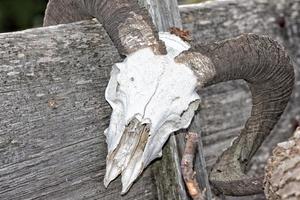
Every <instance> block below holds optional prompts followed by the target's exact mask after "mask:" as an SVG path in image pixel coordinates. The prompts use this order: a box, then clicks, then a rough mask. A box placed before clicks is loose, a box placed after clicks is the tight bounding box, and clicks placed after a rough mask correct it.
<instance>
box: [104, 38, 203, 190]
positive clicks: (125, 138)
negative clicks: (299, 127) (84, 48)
mask: <svg viewBox="0 0 300 200" xmlns="http://www.w3.org/2000/svg"><path fill="white" fill-rule="evenodd" d="M160 39H161V40H163V41H164V42H165V44H166V47H167V52H168V54H167V55H155V54H154V53H153V51H152V50H151V49H150V48H145V49H141V50H139V51H136V52H135V53H132V54H131V55H129V56H128V57H127V58H126V59H125V60H124V61H123V62H122V63H116V64H115V65H114V66H113V67H112V72H111V78H110V81H109V83H108V86H107V89H106V92H105V97H106V100H107V101H108V102H109V104H110V105H111V107H112V109H113V111H112V115H111V119H110V124H109V127H108V128H107V129H106V130H105V135H106V138H107V139H106V142H107V145H108V155H107V160H106V175H105V179H104V184H105V186H108V184H109V183H110V182H111V181H112V180H113V179H115V178H116V177H117V176H118V175H119V174H122V185H123V189H122V193H123V194H124V193H126V192H127V191H128V190H129V188H130V186H131V185H132V184H133V182H134V180H135V179H136V178H137V177H138V176H139V175H140V174H141V173H142V171H143V169H144V168H146V167H147V165H149V163H150V162H151V161H153V160H154V159H155V158H157V157H161V155H162V147H163V145H164V144H165V142H166V141H167V139H168V138H169V136H170V134H171V133H172V132H174V131H176V130H179V129H182V128H187V127H188V125H189V124H190V122H191V120H192V118H193V115H194V111H195V110H196V109H197V108H198V105H199V101H200V100H199V99H200V97H199V96H198V94H197V93H196V86H197V78H196V76H195V75H194V74H193V71H192V70H191V69H190V68H188V67H187V66H185V65H184V64H179V63H176V62H175V61H174V58H175V56H177V55H178V54H179V53H181V52H182V51H184V50H187V49H189V47H190V46H189V45H188V44H187V43H185V42H184V41H182V40H181V39H180V38H179V37H177V36H175V35H171V34H168V33H161V34H160Z"/></svg>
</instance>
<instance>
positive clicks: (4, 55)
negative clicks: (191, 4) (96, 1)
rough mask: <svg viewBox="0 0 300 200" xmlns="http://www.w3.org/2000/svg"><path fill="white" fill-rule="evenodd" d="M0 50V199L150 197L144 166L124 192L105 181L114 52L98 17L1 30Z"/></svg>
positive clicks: (152, 195)
mask: <svg viewBox="0 0 300 200" xmlns="http://www.w3.org/2000/svg"><path fill="white" fill-rule="evenodd" d="M0 55H1V61H0V94H1V95H0V124H1V125H0V127H1V129H0V138H1V140H0V141H1V145H0V152H1V153H0V199H7V200H9V199H22V200H23V199H43V200H44V199H52V200H53V199H72V200H73V199H107V200H108V199H156V194H155V191H156V188H155V186H154V184H153V181H152V177H151V172H150V170H148V171H146V172H145V173H144V175H143V177H142V178H140V180H139V181H138V183H137V184H135V185H134V186H133V187H132V189H131V191H130V192H129V193H128V195H126V196H123V197H121V196H120V187H121V186H120V180H118V181H115V182H114V183H113V184H112V185H111V186H109V189H108V190H106V189H105V188H104V186H103V178H104V173H105V158H106V153H107V151H106V143H105V137H104V135H103V131H104V129H105V128H106V127H107V126H108V122H109V117H110V112H111V109H110V106H109V105H108V104H107V103H106V101H105V99H104V90H105V88H106V85H107V82H108V79H109V74H110V68H111V65H112V64H113V63H114V62H117V61H120V57H119V54H118V53H117V50H116V49H115V48H114V46H113V45H112V43H111V41H110V39H109V37H108V36H107V34H106V32H105V31H104V29H103V28H102V27H101V26H100V25H99V24H97V23H96V22H92V23H91V22H88V21H86V22H81V23H78V24H74V25H61V26H58V27H49V28H48V27H47V28H41V29H32V30H28V31H24V32H17V33H7V34H1V35H0ZM49 101H50V104H51V102H56V103H53V106H52V107H51V105H50V104H49Z"/></svg>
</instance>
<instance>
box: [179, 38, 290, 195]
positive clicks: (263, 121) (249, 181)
mask: <svg viewBox="0 0 300 200" xmlns="http://www.w3.org/2000/svg"><path fill="white" fill-rule="evenodd" d="M176 61H177V62H181V63H184V64H187V65H189V67H190V68H191V69H192V70H193V71H194V73H195V74H196V76H197V77H198V84H199V88H203V87H206V86H210V85H213V84H216V83H219V82H224V81H229V80H235V79H244V80H245V81H246V82H247V83H248V85H249V88H250V90H251V93H252V104H253V106H252V111H251V116H250V118H249V119H248V120H247V122H246V124H245V127H244V128H243V129H242V130H241V133H240V135H239V137H238V138H237V139H236V140H234V142H233V144H232V146H230V147H229V148H228V149H227V150H226V151H225V152H223V154H222V155H221V156H220V158H219V159H218V161H217V163H216V164H215V166H214V167H213V170H212V172H211V174H210V181H211V183H212V184H213V186H214V187H215V188H216V189H217V190H218V191H219V192H221V193H223V194H227V195H246V194H254V193H258V192H262V188H261V185H262V184H261V183H259V182H257V180H256V179H253V178H249V177H248V176H246V175H245V174H244V173H245V171H246V168H247V164H248V163H249V160H250V159H251V158H252V156H253V155H254V154H255V152H256V151H257V149H258V148H259V146H260V145H261V144H262V142H263V141H264V140H265V138H266V136H267V135H269V133H270V131H271V130H272V128H273V127H274V125H275V124H276V122H277V121H278V119H279V117H280V116H281V114H282V112H283V111H284V109H285V107H286V105H287V103H288V101H289V97H290V95H291V93H292V88H293V84H294V70H293V66H292V64H291V62H290V59H289V57H288V56H287V55H286V53H285V51H284V50H283V48H282V47H281V46H280V45H279V44H278V43H277V42H275V41H273V40H271V39H270V38H268V37H260V36H257V35H255V34H244V35H241V36H239V37H237V38H234V39H230V40H225V41H222V42H219V43H213V44H210V45H206V46H198V47H195V48H193V50H188V51H185V52H183V53H181V54H180V55H179V56H178V57H177V58H176Z"/></svg>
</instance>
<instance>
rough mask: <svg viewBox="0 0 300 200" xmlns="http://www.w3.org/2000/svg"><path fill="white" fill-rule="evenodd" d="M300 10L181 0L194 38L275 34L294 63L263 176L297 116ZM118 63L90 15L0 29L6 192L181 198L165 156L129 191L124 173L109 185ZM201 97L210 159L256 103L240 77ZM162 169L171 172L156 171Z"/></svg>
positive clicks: (290, 3)
mask: <svg viewBox="0 0 300 200" xmlns="http://www.w3.org/2000/svg"><path fill="white" fill-rule="evenodd" d="M299 10H300V0H285V1H283V0H279V1H276V2H273V1H272V0H268V1H267V0H255V1H247V0H242V1H241V0H230V1H218V0H216V1H214V2H207V3H204V4H198V5H195V6H193V7H191V6H183V7H181V16H182V20H183V26H184V27H185V28H187V29H189V30H191V31H192V32H193V35H194V38H195V39H196V41H197V42H208V41H215V40H219V39H223V38H227V37H232V36H235V35H238V34H240V33H242V32H255V33H260V34H268V35H271V36H272V37H274V38H276V39H278V40H279V41H281V43H282V44H283V45H284V46H285V47H286V48H287V49H288V51H289V52H290V54H291V56H292V58H293V60H294V62H295V67H296V78H297V82H296V88H295V92H294V94H293V98H292V100H291V102H290V105H289V107H288V109H287V110H286V112H285V115H284V116H283V117H282V119H281V122H280V123H279V124H278V126H277V127H276V129H275V130H274V131H273V134H272V136H271V137H270V140H268V141H267V142H266V143H265V145H264V147H262V148H261V150H260V152H259V154H258V156H257V157H256V160H255V161H254V164H253V166H252V168H253V169H255V170H256V173H261V169H262V166H263V164H264V162H265V160H266V157H267V156H268V152H269V151H270V147H272V146H273V145H274V144H275V143H277V142H278V141H282V140H284V139H285V138H287V137H288V136H289V135H288V134H286V133H288V132H289V129H290V127H291V126H290V120H291V118H296V117H299V113H300V105H299V104H300V96H299V90H300V88H299V87H300V82H299V66H300V48H299V44H300V13H299ZM282 19H284V22H285V23H284V26H283V27H282V23H279V22H281V21H280V20H282ZM120 60H121V59H120V57H119V55H118V53H117V50H116V49H115V48H114V47H113V45H112V42H111V41H110V39H109V37H108V36H107V34H106V33H105V31H104V30H103V28H102V27H101V25H99V24H98V23H96V22H93V21H85V22H79V23H74V24H69V25H60V26H55V27H47V28H39V29H32V30H27V31H23V32H16V33H5V34H0V199H8V200H10V199H14V200H15V199H16V200H18V199H22V200H23V199H43V200H44V199H51V200H52V199H72V200H73V199H76V200H77V199H107V200H108V199H145V200H148V199H149V200H150V199H178V194H176V186H174V182H173V178H172V174H170V173H172V170H171V169H170V168H171V167H170V166H168V165H167V164H168V162H165V163H167V164H165V165H164V167H163V168H161V167H157V165H156V164H155V165H154V166H153V167H150V168H149V169H148V170H146V171H145V173H143V177H141V178H140V179H139V180H138V181H137V182H136V183H135V184H134V185H133V187H132V189H131V190H130V192H129V193H128V194H127V195H126V196H123V197H121V196H120V195H119V193H120V191H121V189H120V180H117V181H115V182H113V183H112V185H110V186H109V188H108V189H105V188H104V186H103V177H104V172H105V171H104V170H105V156H106V144H105V137H104V136H103V130H104V129H105V128H106V127H107V125H108V122H109V117H110V111H111V110H110V107H109V105H108V104H107V103H106V102H105V99H104V90H105V87H106V84H107V81H108V79H109V73H110V67H111V65H112V64H113V63H114V62H117V61H120ZM201 95H202V97H203V102H202V104H201V110H200V112H199V114H198V115H197V119H198V121H197V120H196V122H197V125H198V126H199V127H200V128H201V131H202V134H203V135H202V136H203V137H202V138H203V143H204V150H205V155H206V161H207V163H208V165H209V166H211V165H212V164H213V162H214V161H215V159H216V157H217V156H218V154H219V153H221V150H222V149H224V148H226V147H227V146H228V145H229V143H230V141H231V140H232V138H233V137H235V136H236V135H237V134H238V130H239V129H240V128H241V126H242V125H243V124H244V122H245V120H246V117H248V116H249V112H250V103H251V100H250V96H249V92H248V88H247V87H246V86H245V85H244V84H243V83H241V82H240V81H234V82H229V83H226V84H219V85H217V86H214V87H211V88H208V89H206V90H204V91H202V92H201ZM241 108H243V109H241ZM163 159H165V160H167V159H168V154H165V155H164V158H163ZM158 162H160V161H158ZM157 170H160V174H165V176H164V177H163V178H161V177H159V176H155V174H157V173H156V172H157ZM162 185H163V186H164V187H161V186H162ZM175 185H176V184H175ZM166 188H173V189H170V190H167V189H166ZM259 198H262V197H257V198H256V199H259ZM237 199H242V198H241V197H239V198H237ZM251 199H253V197H251Z"/></svg>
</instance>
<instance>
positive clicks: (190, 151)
mask: <svg viewBox="0 0 300 200" xmlns="http://www.w3.org/2000/svg"><path fill="white" fill-rule="evenodd" d="M186 137H187V141H186V145H185V149H184V153H183V156H182V161H181V170H182V176H183V179H184V181H185V184H186V187H187V189H188V192H189V194H190V195H191V197H192V198H193V200H204V191H201V190H200V188H199V184H198V182H197V180H196V176H195V175H196V172H195V171H194V170H193V163H194V162H193V161H194V157H195V155H196V149H197V143H198V134H197V133H193V132H188V134H187V136H186Z"/></svg>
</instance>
